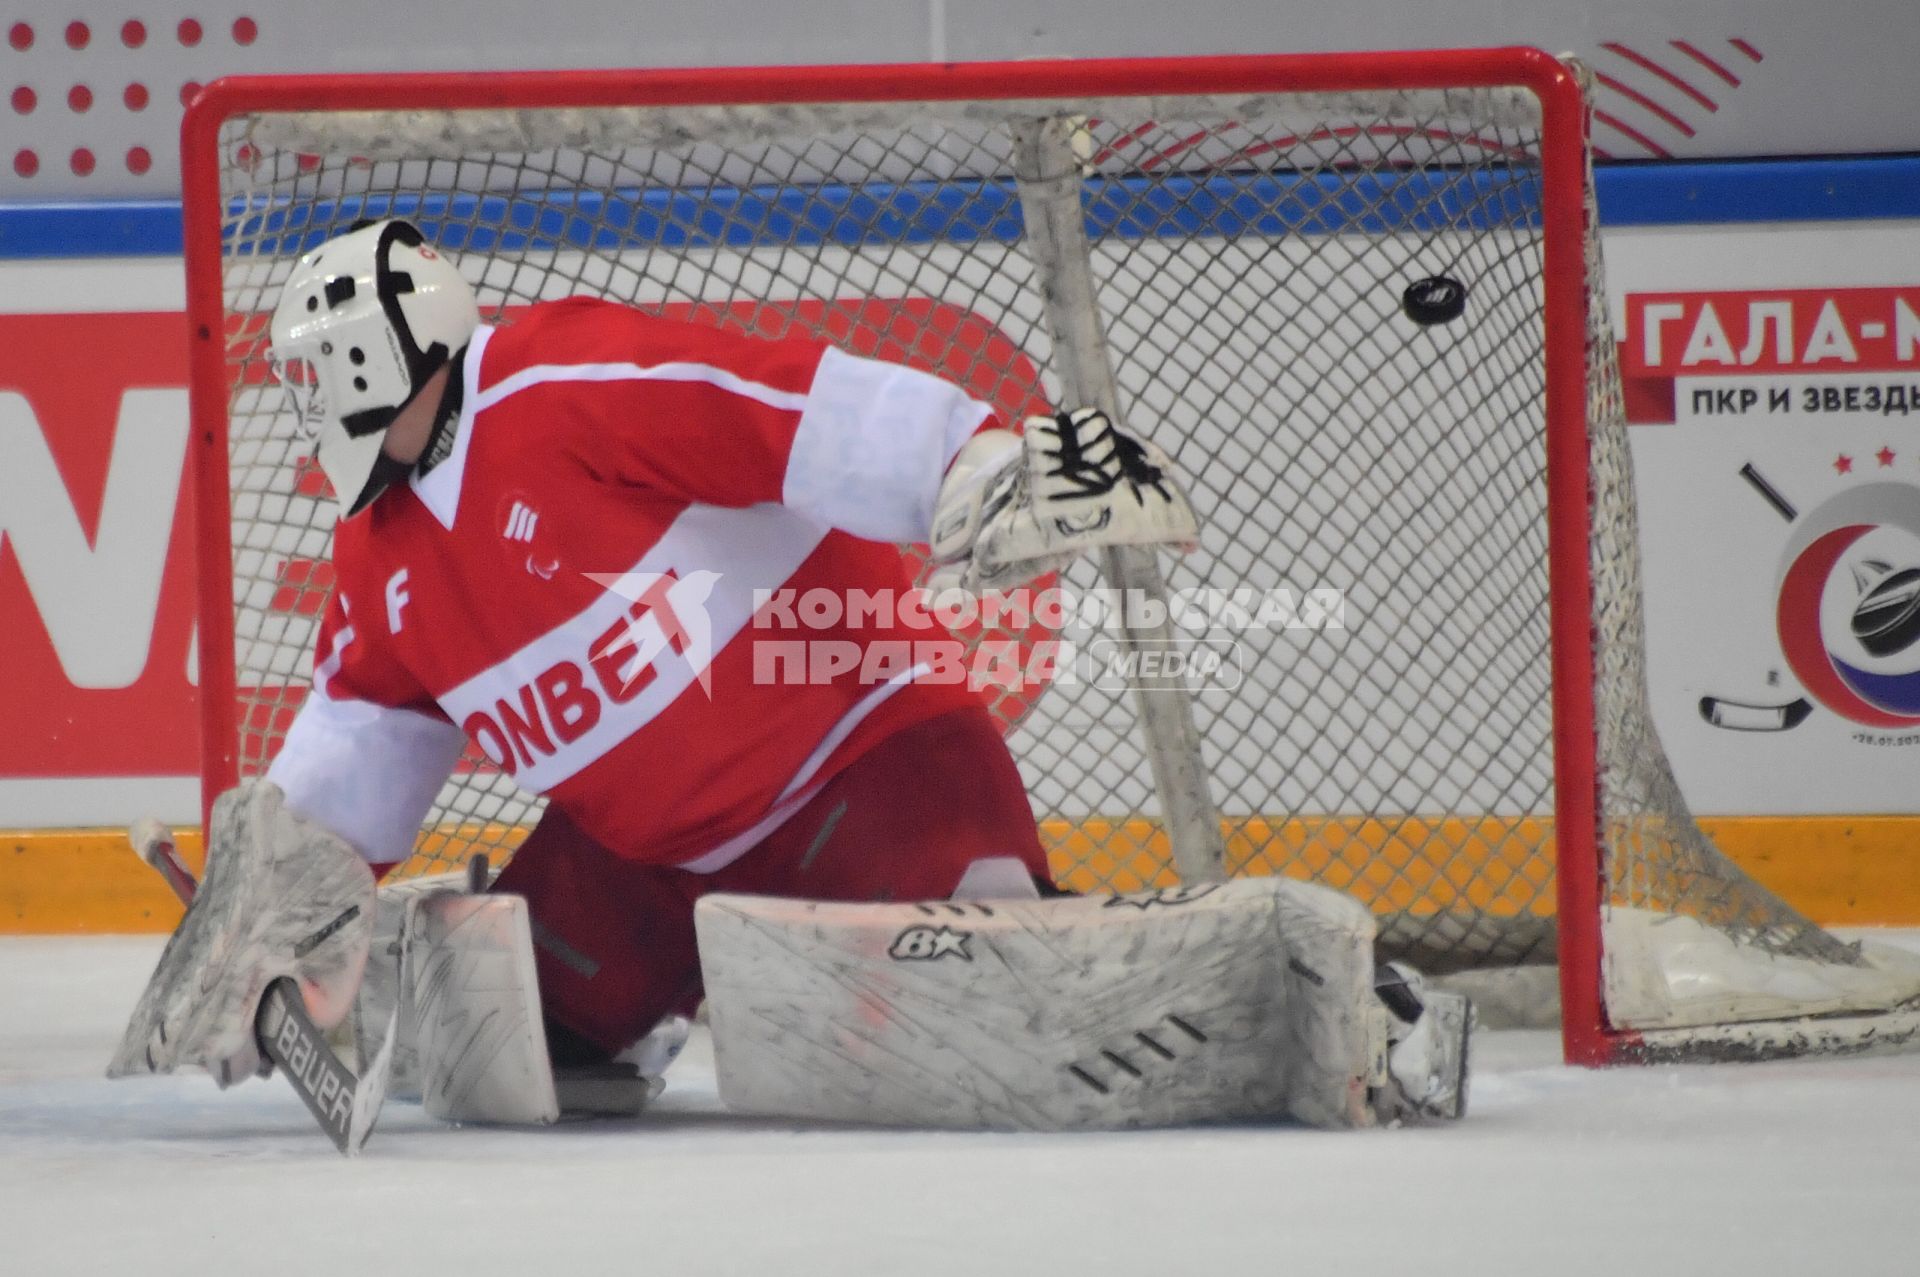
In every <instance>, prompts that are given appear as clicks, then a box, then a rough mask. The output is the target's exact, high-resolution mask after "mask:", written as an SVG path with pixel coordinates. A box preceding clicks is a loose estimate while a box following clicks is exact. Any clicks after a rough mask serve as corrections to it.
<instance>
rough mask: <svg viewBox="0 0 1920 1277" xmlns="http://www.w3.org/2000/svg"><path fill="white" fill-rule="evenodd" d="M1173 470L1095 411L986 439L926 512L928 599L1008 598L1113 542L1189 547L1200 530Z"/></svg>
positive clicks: (1031, 422)
mask: <svg viewBox="0 0 1920 1277" xmlns="http://www.w3.org/2000/svg"><path fill="white" fill-rule="evenodd" d="M1172 468H1173V467H1172V463H1171V462H1170V461H1168V459H1167V455H1166V454H1165V453H1164V452H1162V451H1161V450H1160V449H1159V448H1157V447H1155V446H1154V445H1153V444H1151V443H1148V442H1146V441H1144V440H1139V439H1135V438H1133V437H1132V436H1131V435H1128V434H1125V433H1123V432H1121V431H1120V430H1117V429H1115V427H1114V425H1113V423H1112V422H1111V421H1109V420H1108V419H1107V415H1106V414H1105V413H1103V412H1101V411H1100V410H1099V409H1097V408H1081V409H1078V410H1076V411H1074V412H1063V413H1060V414H1059V415H1058V416H1053V417H1029V418H1028V419H1027V423H1026V433H1025V434H1024V435H1023V436H1015V435H1013V434H1011V433H1010V432H1008V431H1005V430H985V431H982V432H981V433H979V434H977V435H975V436H974V437H973V438H972V439H969V440H968V441H967V443H966V445H965V446H964V447H962V448H961V449H960V452H959V454H958V455H957V456H955V457H954V459H953V464H952V465H950V466H949V467H948V468H947V477H946V481H945V482H944V483H943V484H942V485H941V488H940V495H939V497H938V498H937V500H936V501H935V503H934V514H933V536H932V539H931V549H932V557H933V563H934V570H933V572H932V573H931V574H929V576H928V580H927V586H928V588H929V589H930V590H934V591H938V590H941V589H945V588H949V587H953V586H958V587H959V588H961V589H964V590H968V591H972V592H975V593H977V592H979V591H981V590H1006V589H1011V588H1013V587H1014V586H1017V585H1022V584H1024V583H1025V582H1027V581H1031V580H1032V579H1033V578H1035V577H1037V576H1039V575H1041V574H1042V573H1045V572H1051V571H1057V570H1058V569H1060V568H1062V567H1065V566H1066V565H1067V564H1069V563H1071V562H1072V561H1073V560H1074V559H1076V558H1078V557H1079V556H1080V555H1082V554H1084V553H1086V552H1087V551H1088V550H1093V549H1098V548H1100V547H1102V546H1111V545H1169V546H1178V547H1181V548H1183V549H1191V548H1192V547H1193V546H1194V545H1195V544H1197V543H1198V541H1199V539H1200V531H1199V525H1198V523H1197V521H1196V520H1195V518H1194V514H1193V507H1192V505H1190V504H1189V503H1188V501H1187V495H1186V493H1185V492H1184V491H1183V490H1182V489H1181V487H1180V484H1179V483H1178V482H1177V481H1176V480H1175V479H1174V478H1173V476H1172Z"/></svg>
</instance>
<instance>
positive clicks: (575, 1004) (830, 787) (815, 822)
mask: <svg viewBox="0 0 1920 1277" xmlns="http://www.w3.org/2000/svg"><path fill="white" fill-rule="evenodd" d="M1007 856H1011V857H1016V858H1018V859H1019V860H1020V861H1021V862H1022V863H1023V864H1024V865H1025V866H1026V868H1027V870H1028V871H1029V872H1030V873H1031V874H1032V875H1033V876H1034V877H1035V878H1037V879H1039V880H1040V881H1041V882H1043V883H1047V882H1051V877H1050V875H1049V874H1048V871H1047V862H1046V856H1045V854H1044V853H1043V852H1042V851H1041V849H1040V837H1039V833H1038V831H1037V830H1036V829H1035V827H1034V821H1033V812H1032V809H1031V808H1030V807H1029V806H1028V803H1027V794H1026V789H1025V786H1024V785H1023V784H1022V783H1021V780H1020V774H1019V772H1018V771H1017V770H1016V769H1015V767H1014V764H1013V758H1012V756H1011V755H1009V754H1008V752H1007V747H1006V744H1005V742H1004V741H1003V740H1002V739H1001V736H1000V732H999V729H998V728H997V727H996V726H995V724H994V721H993V718H992V716H991V715H990V714H988V712H987V711H986V709H985V707H981V708H978V709H973V708H969V709H964V710H957V711H954V712H952V713H948V714H943V715H941V716H939V717H937V718H932V719H928V720H927V721H925V722H922V723H918V724H916V725H914V726H912V727H909V728H907V729H905V730H903V731H901V732H899V733H897V734H895V735H893V736H891V737H889V738H888V739H886V740H884V741H882V742H881V743H880V744H879V745H877V746H875V747H874V748H873V749H871V750H869V751H868V752H867V753H865V754H863V755H861V756H860V757H859V758H857V759H855V760H854V762H853V763H852V764H850V765H849V766H848V767H847V768H846V770H844V771H842V772H841V773H840V774H839V775H837V776H835V777H834V778H833V779H832V780H829V781H828V782H827V783H826V784H825V785H824V786H822V788H821V789H820V792H819V793H817V794H815V795H814V797H813V798H812V799H811V800H809V801H808V803H807V805H806V806H804V807H802V808H801V809H800V810H799V811H798V812H796V813H794V815H793V816H792V817H791V818H790V819H789V820H788V821H787V822H786V823H785V824H783V825H781V826H780V828H778V829H777V830H775V831H774V832H773V833H772V834H770V835H768V836H767V838H766V839H765V840H763V841H762V842H760V843H759V844H757V845H756V846H754V847H753V848H752V849H751V850H749V851H747V852H746V853H745V854H744V855H742V856H741V857H740V858H739V859H738V860H736V861H734V862H733V863H732V864H730V865H728V866H726V867H725V868H724V869H721V870H719V871H718V872H716V873H711V874H695V873H689V872H687V871H686V870H684V869H676V868H671V867H664V866H659V865H646V864H639V863H636V862H635V861H632V860H628V859H625V858H623V857H621V856H619V855H616V854H615V853H614V852H612V851H609V850H608V849H607V848H605V847H603V846H601V845H600V844H598V843H596V842H594V841H593V840H592V839H591V838H589V837H587V836H586V835H585V834H583V833H581V832H580V831H579V830H578V829H576V828H575V827H574V825H573V823H572V822H571V821H569V820H568V819H567V818H566V817H565V816H564V815H563V814H562V813H560V812H558V811H556V810H554V809H552V808H549V809H548V810H547V813H546V815H544V816H543V817H542V818H541V820H540V823H539V825H538V826H537V827H536V828H535V829H534V831H533V833H532V834H531V835H529V836H528V838H527V841H526V842H525V843H524V844H523V845H522V846H521V848H520V850H519V851H518V852H517V853H516V854H515V855H514V858H513V860H512V861H511V862H510V863H509V864H508V865H507V867H506V869H505V870H504V871H503V872H502V873H501V875H500V879H499V881H498V883H497V884H496V885H495V887H494V890H496V891H513V892H518V893H520V894H521V895H524V896H525V897H526V898H527V902H528V906H529V908H530V911H531V913H532V915H533V936H534V959H535V964H536V966H537V967H538V970H539V975H540V992H541V1001H542V1002H543V1004H544V1006H545V1009H546V1014H547V1018H548V1021H549V1026H550V1029H552V1028H553V1027H554V1026H557V1031H555V1032H554V1033H553V1036H554V1038H555V1047H556V1056H557V1057H558V1056H559V1054H560V1046H561V1043H562V1041H566V1040H569V1039H571V1040H577V1041H573V1042H572V1043H571V1044H572V1045H575V1046H583V1047H585V1048H587V1054H589V1055H590V1054H592V1053H593V1051H594V1050H595V1049H597V1051H599V1052H603V1053H605V1055H608V1056H611V1055H613V1054H617V1053H618V1052H620V1051H621V1050H624V1049H625V1048H626V1047H628V1046H630V1045H631V1044H632V1043H634V1042H636V1041H638V1040H639V1039H640V1038H641V1037H642V1036H644V1035H645V1034H646V1032H647V1030H649V1029H651V1028H652V1027H653V1026H654V1024H655V1023H657V1022H658V1021H659V1020H660V1019H661V1018H662V1017H664V1016H666V1015H669V1014H673V1013H675V1012H678V1013H680V1014H683V1015H685V1014H691V1013H692V1011H693V1009H694V1007H696V1006H697V1005H698V1004H699V1001H700V996H701V986H700V959H699V954H698V952H697V951H696V949H695V947H694V933H693V904H694V901H696V900H698V899H699V898H700V897H701V896H703V895H705V894H706V893H708V892H710V891H732V892H746V893H750V894H754V895H762V896H786V897H792V898H797V899H805V900H938V899H944V898H945V897H947V896H948V895H951V894H952V892H953V889H954V887H955V886H956V885H957V884H958V883H959V881H960V879H961V876H962V875H963V874H965V873H966V871H967V868H968V866H969V865H971V864H973V863H974V862H975V861H977V860H985V859H991V858H994V857H1007Z"/></svg>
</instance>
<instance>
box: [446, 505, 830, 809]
mask: <svg viewBox="0 0 1920 1277" xmlns="http://www.w3.org/2000/svg"><path fill="white" fill-rule="evenodd" d="M826 535H827V533H826V530H825V529H823V528H822V527H820V525H819V524H817V523H814V522H813V521H812V520H810V519H808V518H806V517H805V516H804V515H801V514H796V513H795V512H794V511H792V510H788V509H786V508H785V507H783V506H776V505H757V506H748V507H747V508H745V509H741V510H730V509H723V508H721V507H718V506H703V505H694V506H688V507H687V508H686V509H685V510H683V511H681V512H680V514H679V515H678V516H676V517H675V519H674V521H673V523H672V524H671V525H670V526H669V527H668V528H667V530H666V532H665V533H663V534H662V535H661V537H660V539H659V540H658V541H656V542H655V543H654V544H653V545H652V547H651V548H649V549H648V550H647V552H646V553H645V554H644V555H642V556H641V558H640V561H639V562H638V563H635V564H634V565H633V566H631V567H630V568H627V569H626V571H625V574H624V577H623V576H622V575H618V574H608V575H609V576H610V577H611V578H612V579H613V580H622V579H625V578H634V579H644V580H652V579H654V578H656V577H659V576H661V575H664V574H666V573H669V572H671V573H673V574H674V575H675V576H676V577H678V578H679V580H678V582H677V583H676V584H675V585H674V586H672V587H671V589H670V591H669V593H668V595H667V599H668V602H669V604H670V605H672V606H673V607H674V610H675V611H677V612H679V613H680V615H681V619H682V620H683V621H685V620H686V619H687V617H688V616H689V615H690V614H693V613H697V612H704V613H705V619H706V622H707V625H708V627H709V628H708V631H707V634H706V636H705V642H703V643H689V645H688V651H687V652H686V653H685V654H684V655H683V654H681V653H679V652H676V651H675V650H674V649H673V647H672V646H671V645H669V644H668V643H667V642H666V641H665V635H664V633H662V632H661V631H660V622H659V620H658V619H657V618H656V617H654V616H653V615H651V614H650V613H648V612H646V611H644V610H643V611H642V612H641V613H640V615H639V616H638V617H637V618H635V619H633V620H632V626H633V628H632V629H631V630H630V631H628V633H627V634H626V635H623V636H622V637H623V638H625V639H627V640H628V641H629V642H631V643H632V645H633V647H634V649H635V652H636V655H637V653H638V652H639V651H643V650H644V651H650V652H653V653H654V655H653V658H652V660H651V662H650V663H651V665H652V667H653V669H654V676H653V678H652V681H651V682H649V683H647V685H646V686H645V687H644V688H643V689H641V690H640V691H638V692H637V693H636V694H635V695H634V696H633V698H632V699H631V700H629V701H627V702H625V703H624V704H621V703H617V702H615V701H614V700H612V699H611V698H610V697H601V696H600V695H599V692H598V689H597V687H596V686H595V680H594V679H593V678H592V677H591V675H589V676H588V678H587V679H586V682H585V685H584V687H583V689H582V690H583V691H584V692H586V693H587V694H590V695H593V696H595V697H596V698H597V699H598V700H599V701H600V704H599V709H600V713H599V715H598V718H597V720H596V721H595V722H594V724H593V726H592V727H590V728H587V729H585V730H584V731H582V732H580V733H579V734H578V735H577V736H575V737H574V738H573V739H572V740H568V741H562V740H561V739H560V736H561V733H560V732H559V731H558V730H556V729H555V727H554V725H553V724H551V723H546V724H544V726H545V727H546V728H547V735H548V737H549V743H550V744H551V745H552V746H553V748H552V750H551V752H549V751H547V750H541V751H539V752H538V753H537V754H535V753H532V752H529V753H528V754H527V755H525V756H518V755H516V757H515V758H514V759H513V760H512V761H513V762H514V764H515V767H514V773H513V779H514V782H515V783H516V784H518V785H519V786H520V787H521V788H523V789H527V790H530V791H532V792H534V793H545V792H546V791H547V790H549V789H552V788H553V787H554V786H555V785H558V784H560V783H561V782H562V781H565V780H567V779H569V778H570V777H572V776H574V775H575V774H577V773H578V772H580V771H582V770H584V769H585V768H587V767H589V766H591V765H592V764H593V763H595V762H597V761H599V759H600V758H601V757H603V756H604V755H605V754H607V753H608V752H609V751H611V750H613V749H615V748H617V747H618V746H620V745H621V744H623V743H624V742H626V741H627V740H628V739H629V738H631V737H632V736H633V735H634V734H635V733H636V732H638V731H640V730H641V728H643V727H645V726H646V724H648V723H650V722H652V721H653V720H654V719H655V718H656V717H658V716H659V715H660V714H661V713H662V712H664V711H665V710H666V708H667V707H668V706H669V705H671V704H672V703H673V702H674V701H675V700H677V699H679V697H680V696H681V695H682V694H683V693H686V692H687V691H688V689H689V688H692V687H694V685H695V683H696V682H697V681H698V680H699V678H700V675H701V674H702V673H703V672H704V671H705V670H706V669H707V667H708V666H709V665H711V664H712V662H713V658H714V657H715V656H717V655H718V654H719V653H720V652H721V651H722V650H724V649H725V648H726V646H727V644H729V643H731V642H733V641H734V639H735V638H736V636H738V635H739V634H740V632H741V631H742V630H744V629H745V628H746V627H747V625H748V623H749V622H750V621H751V620H752V619H753V613H754V609H755V605H756V602H757V600H756V598H755V594H756V592H757V591H761V590H766V591H772V590H776V589H778V588H779V587H780V586H781V585H782V584H784V583H785V582H786V580H787V579H788V578H789V577H791V576H792V575H793V574H794V572H796V571H797V570H798V569H799V567H800V565H801V564H802V563H804V562H806V560H807V558H808V557H809V556H810V555H811V554H812V553H813V552H814V549H815V548H816V547H817V546H818V545H819V544H820V542H821V540H822V539H824V538H825V537H826ZM712 564H725V565H726V567H727V571H726V572H725V573H719V572H715V571H714V570H713V569H712V567H711V566H710V565H712ZM709 584H710V588H711V592H710V593H707V594H706V596H705V597H704V598H702V597H701V593H702V592H703V591H705V590H706V589H708V587H709ZM634 606H635V601H634V599H633V598H631V597H628V596H626V595H623V594H619V593H616V592H614V591H613V590H608V591H606V592H605V593H603V594H601V595H600V597H599V598H598V599H596V600H595V601H594V602H593V603H591V604H590V605H588V606H587V607H586V608H585V609H584V610H583V611H581V612H578V613H576V614H575V615H574V616H572V617H569V618H568V619H567V620H565V621H563V622H561V623H560V624H559V625H557V626H555V627H554V628H553V629H551V630H549V631H548V632H547V633H545V634H542V635H541V636H540V637H538V638H536V639H534V640H533V641H532V642H530V643H528V644H527V645H526V646H524V647H522V648H521V649H520V650H519V651H517V652H514V653H513V654H511V655H509V656H507V657H506V658H504V659H503V660H501V661H499V662H497V663H496V664H494V665H493V666H491V667H490V668H488V669H484V670H481V671H480V672H479V673H477V674H475V675H473V676H472V677H471V678H469V679H467V680H466V681H465V682H464V683H461V684H460V685H459V686H458V687H455V688H452V689H451V690H449V691H447V692H446V693H444V694H443V695H441V696H440V698H439V701H440V707H441V709H443V710H445V711H446V713H447V716H448V717H449V718H451V719H452V720H453V721H454V722H455V723H458V724H460V725H462V727H468V724H469V723H470V721H473V716H474V715H476V714H479V715H486V716H488V717H489V718H491V719H493V720H495V721H496V722H504V720H505V717H506V715H505V713H504V712H503V711H502V709H501V708H500V707H501V706H502V705H503V704H504V705H505V706H506V707H508V708H509V709H511V710H513V711H514V712H515V713H517V714H519V715H521V716H522V717H523V718H524V717H525V716H526V707H527V706H528V704H529V703H530V702H529V701H528V700H527V699H526V697H525V696H523V693H524V692H525V691H526V689H528V688H530V687H533V686H535V685H536V684H537V682H538V680H539V679H540V677H541V676H542V675H543V674H547V673H550V672H551V671H552V670H553V669H554V668H555V667H556V666H558V665H559V664H560V663H561V662H571V663H572V664H573V665H574V666H575V667H576V668H577V669H578V670H580V671H582V672H585V671H588V669H589V667H590V665H591V662H592V659H593V657H594V656H596V655H598V653H596V652H595V651H594V647H595V644H596V643H597V642H599V641H600V640H602V639H603V638H604V637H605V636H606V635H607V633H608V632H609V631H610V630H613V629H615V628H616V627H618V626H619V624H620V623H621V621H622V619H623V618H624V617H628V616H629V615H630V609H632V608H633V607H634ZM700 648H704V649H705V650H704V651H701V650H699V649H700ZM623 676H624V677H627V678H633V677H635V676H636V671H635V670H632V669H627V670H624V671H623ZM694 694H696V695H700V694H703V693H700V692H698V691H696V692H695V693H694ZM535 708H536V709H538V708H539V707H538V706H537V705H536V706H535ZM468 730H469V734H473V733H472V729H471V728H470V727H469V728H468ZM497 743H498V742H497V741H496V742H495V743H494V745H491V746H490V745H489V744H488V742H486V741H482V742H481V744H482V747H483V748H484V749H486V750H487V752H488V753H489V755H490V756H491V755H492V754H493V753H494V749H495V748H496V747H497ZM494 761H495V762H496V763H500V762H503V761H504V760H502V759H500V758H498V757H495V758H494Z"/></svg>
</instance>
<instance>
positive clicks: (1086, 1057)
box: [695, 878, 1386, 1130]
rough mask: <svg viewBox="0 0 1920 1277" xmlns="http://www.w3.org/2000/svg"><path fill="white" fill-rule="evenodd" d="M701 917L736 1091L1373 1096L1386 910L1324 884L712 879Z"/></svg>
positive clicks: (977, 1114)
mask: <svg viewBox="0 0 1920 1277" xmlns="http://www.w3.org/2000/svg"><path fill="white" fill-rule="evenodd" d="M695 921H696V924H697V927H698V931H699V942H700V955H701V963H702V968H703V970H704V972H705V975H706V987H707V1001H708V1010H709V1014H710V1018H711V1021H712V1029H713V1039H714V1052H715V1057H716V1065H717V1069H718V1074H719V1082H720V1093H721V1097H722V1098H723V1099H724V1100H725V1101H726V1103H727V1105H728V1107H730V1108H732V1109H735V1110H738V1111H743V1112H753V1113H763V1114H773V1115H780V1116H788V1117H811V1118H823V1119H829V1120H838V1121H853V1122H876V1123H890V1124H902V1125H917V1126H941V1127H953V1128H989V1129H1027V1130H1088V1129H1101V1128H1122V1127H1141V1126H1157V1125H1166V1124H1171V1123H1180V1122H1192V1121H1206V1120H1215V1119H1232V1118H1262V1117H1281V1116H1286V1117H1292V1118H1295V1119H1298V1120H1300V1121H1303V1122H1308V1123H1311V1124H1313V1125H1316V1126H1335V1127H1337V1126H1365V1125H1368V1124H1370V1123H1371V1122H1372V1120H1373V1113H1372V1110H1371V1108H1370V1105H1369V1103H1368V1095H1369V1091H1370V1090H1372V1089H1374V1088H1376V1087H1377V1086H1378V1085H1380V1084H1381V1082H1382V1081H1383V1070H1384V1067H1385V1065H1384V1057H1385V1048H1386V1040H1385V1033H1386V1024H1385V1016H1384V1013H1383V1012H1382V1010H1381V1009H1380V1007H1379V1004H1378V1002H1377V1000H1376V999H1375V998H1374V995H1373V991H1372V975H1373V960H1372V945H1373V938H1374V924H1373V919H1372V916H1371V915H1370V914H1369V913H1368V912H1367V911H1366V909H1365V908H1363V907H1362V906H1361V905H1359V904H1358V903H1356V902H1354V901H1353V900H1351V899H1350V898H1348V897H1346V896H1343V895H1341V894H1339V893H1337V892H1333V891H1329V890H1326V889H1325V888H1320V887H1314V886H1311V885H1308V884H1303V883H1298V882H1294V881H1292V880H1289V879H1283V878H1266V879H1246V880H1242V881H1238V882H1232V883H1226V884H1222V885H1219V886H1198V887H1182V888H1174V889H1171V890H1167V891H1158V892H1145V893H1139V894H1134V895H1123V896H1085V897H1069V898H1064V899H1053V900H1001V901H992V902H981V903H971V904H960V903H948V902H941V903H927V904H904V905H903V904H829V903H821V902H814V901H799V900H779V899H771V898H762V897H748V896H709V897H707V898H706V899H704V900H702V901H701V902H700V905H699V907H698V909H697V910H696V911H695Z"/></svg>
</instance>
